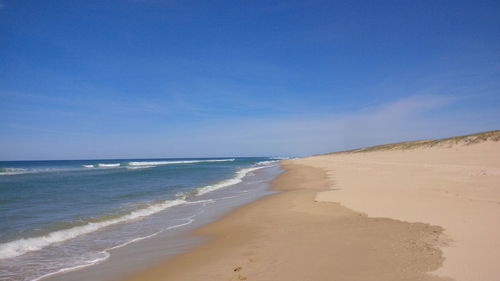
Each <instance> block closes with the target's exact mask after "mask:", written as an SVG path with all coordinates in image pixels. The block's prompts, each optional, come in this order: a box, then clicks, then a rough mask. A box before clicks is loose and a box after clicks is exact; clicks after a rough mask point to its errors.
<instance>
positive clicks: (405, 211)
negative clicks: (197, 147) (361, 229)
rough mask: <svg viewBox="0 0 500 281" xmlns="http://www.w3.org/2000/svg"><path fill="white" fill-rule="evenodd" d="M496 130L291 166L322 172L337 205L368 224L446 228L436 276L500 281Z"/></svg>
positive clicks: (329, 198)
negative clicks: (379, 220) (381, 221)
mask: <svg viewBox="0 0 500 281" xmlns="http://www.w3.org/2000/svg"><path fill="white" fill-rule="evenodd" d="M499 137H500V131H495V132H487V133H482V134H476V135H470V136H465V137H458V138H449V139H445V140H438V141H424V142H412V143H410V142H409V143H400V144H395V145H385V146H377V147H372V148H367V149H360V150H354V151H351V152H346V153H334V154H328V155H320V156H314V157H308V158H304V159H297V160H294V162H295V163H300V164H303V165H308V166H312V167H318V168H322V169H324V170H325V171H327V173H328V175H329V179H330V186H331V188H332V189H333V190H331V191H325V192H320V193H318V194H317V196H316V200H317V201H319V202H339V203H341V204H342V205H344V206H346V207H348V208H351V209H353V210H356V211H359V212H362V213H365V214H367V215H368V216H370V217H387V218H394V219H398V220H402V221H408V222H424V223H429V224H432V225H439V226H441V227H443V228H444V229H445V232H444V233H445V234H446V235H447V237H448V240H449V242H448V243H447V244H448V245H447V246H444V247H442V251H443V252H444V257H445V262H444V264H443V266H442V267H441V268H439V269H438V270H437V271H435V273H436V274H439V275H442V276H449V277H452V278H453V279H455V280H471V281H472V280H483V281H494V280H500V268H499V267H498V261H500V239H499V237H500V142H499V141H498V139H499Z"/></svg>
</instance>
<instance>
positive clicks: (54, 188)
mask: <svg viewBox="0 0 500 281" xmlns="http://www.w3.org/2000/svg"><path fill="white" fill-rule="evenodd" d="M278 162H279V160H278V159H276V158H268V157H257V158H210V159H116V160H110V159H107V160H58V161H2V162H0V280H30V281H31V280H40V279H43V278H45V277H49V276H53V275H54V274H60V273H63V272H66V271H70V270H75V269H79V268H84V267H88V266H92V265H95V264H98V263H101V262H103V261H105V260H106V259H108V258H109V257H110V251H111V250H113V249H116V248H120V247H124V246H126V245H129V244H132V243H134V242H137V241H141V240H144V239H148V238H151V237H154V236H156V235H158V234H160V233H166V232H169V231H174V230H175V231H179V230H182V229H183V228H187V227H188V226H189V225H191V224H193V223H195V222H197V223H198V224H199V223H200V222H199V221H197V220H199V218H202V217H203V216H201V214H202V213H203V212H205V211H206V210H207V209H209V207H211V206H212V207H213V206H217V205H218V204H221V205H224V204H227V203H224V202H226V201H231V200H233V201H232V202H241V203H244V202H246V201H248V200H250V199H255V198H257V197H259V196H260V195H263V194H265V192H266V191H265V188H263V186H264V185H265V184H266V182H267V181H268V180H269V179H270V174H269V173H265V172H264V171H265V170H266V169H267V170H269V169H271V170H273V169H274V170H273V171H274V173H276V170H277V166H278ZM259 175H260V176H259ZM263 175H265V176H263ZM238 198H240V199H238ZM245 198H246V199H245ZM235 200H239V201H235ZM245 200H246V201H245ZM233 205H234V203H233Z"/></svg>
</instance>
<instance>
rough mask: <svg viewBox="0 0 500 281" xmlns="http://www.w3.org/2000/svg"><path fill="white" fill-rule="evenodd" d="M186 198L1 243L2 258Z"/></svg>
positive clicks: (149, 212) (177, 203) (143, 215)
mask: <svg viewBox="0 0 500 281" xmlns="http://www.w3.org/2000/svg"><path fill="white" fill-rule="evenodd" d="M184 203H186V201H184V200H171V201H168V200H167V201H163V202H162V203H158V204H154V205H151V206H149V207H147V208H143V209H139V210H136V211H133V212H131V213H129V214H127V215H124V216H121V217H118V218H115V219H110V220H107V221H102V222H91V223H88V224H86V225H82V226H76V227H73V228H69V229H64V230H58V231H54V232H51V233H49V234H47V235H45V236H39V237H32V238H22V239H18V240H14V241H11V242H7V243H3V244H0V259H6V258H13V257H16V256H20V255H23V254H25V253H28V252H32V251H37V250H40V249H42V248H45V247H48V246H50V245H52V244H54V243H58V242H63V241H66V240H69V239H72V238H75V237H77V236H80V235H83V234H87V233H91V232H94V231H97V230H99V229H101V228H103V227H107V226H110V225H113V224H117V223H122V222H126V221H130V220H134V219H138V218H141V217H145V216H149V215H152V214H155V213H158V212H160V211H163V210H165V209H167V208H170V207H173V206H177V205H180V204H184Z"/></svg>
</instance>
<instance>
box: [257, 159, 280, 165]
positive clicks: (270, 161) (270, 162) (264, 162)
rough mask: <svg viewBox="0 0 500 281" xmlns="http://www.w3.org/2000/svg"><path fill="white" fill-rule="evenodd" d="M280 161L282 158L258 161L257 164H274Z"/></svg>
mask: <svg viewBox="0 0 500 281" xmlns="http://www.w3.org/2000/svg"><path fill="white" fill-rule="evenodd" d="M279 162H280V160H268V161H260V162H257V163H256V164H255V165H273V164H276V163H279Z"/></svg>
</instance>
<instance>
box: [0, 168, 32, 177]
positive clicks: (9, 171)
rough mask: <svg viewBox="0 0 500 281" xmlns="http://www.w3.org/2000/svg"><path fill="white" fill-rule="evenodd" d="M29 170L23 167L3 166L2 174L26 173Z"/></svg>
mask: <svg viewBox="0 0 500 281" xmlns="http://www.w3.org/2000/svg"><path fill="white" fill-rule="evenodd" d="M29 172H30V171H29V170H28V169H23V168H2V169H0V175H4V176H8V175H19V174H26V173H29Z"/></svg>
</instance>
